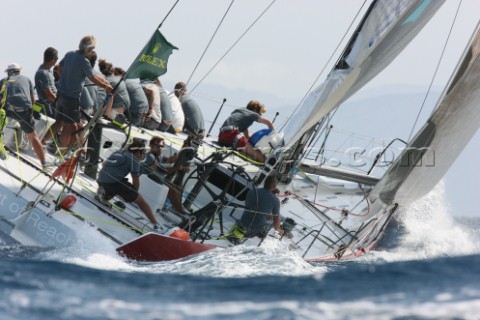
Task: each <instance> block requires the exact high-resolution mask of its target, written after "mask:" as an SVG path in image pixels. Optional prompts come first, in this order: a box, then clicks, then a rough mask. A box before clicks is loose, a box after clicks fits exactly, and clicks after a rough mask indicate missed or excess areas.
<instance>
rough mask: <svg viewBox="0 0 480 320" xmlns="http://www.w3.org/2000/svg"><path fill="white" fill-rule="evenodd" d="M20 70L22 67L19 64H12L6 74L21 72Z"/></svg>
mask: <svg viewBox="0 0 480 320" xmlns="http://www.w3.org/2000/svg"><path fill="white" fill-rule="evenodd" d="M20 69H22V67H21V66H20V65H19V64H18V63H10V64H9V65H8V67H7V69H6V70H5V72H8V71H10V70H18V71H20Z"/></svg>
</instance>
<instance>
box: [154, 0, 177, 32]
mask: <svg viewBox="0 0 480 320" xmlns="http://www.w3.org/2000/svg"><path fill="white" fill-rule="evenodd" d="M179 1H180V0H177V1H175V3H174V4H173V6H172V7H171V8H170V10H169V11H168V12H167V14H166V15H165V18H163V20H162V22H160V24H159V25H158V27H157V29H160V27H161V26H162V24H163V23H164V22H165V20H167V18H168V16H169V15H170V13H171V12H172V11H173V9H174V8H175V6H176V5H177V3H178V2H179Z"/></svg>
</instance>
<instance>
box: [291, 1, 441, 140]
mask: <svg viewBox="0 0 480 320" xmlns="http://www.w3.org/2000/svg"><path fill="white" fill-rule="evenodd" d="M443 3H444V0H443V1H442V0H439V1H421V0H404V1H389V0H382V1H380V0H379V1H376V2H375V3H374V4H373V5H374V7H373V9H372V10H368V12H367V14H368V17H367V18H366V19H365V20H364V22H363V24H362V26H361V30H358V32H357V33H356V34H355V35H354V36H353V38H352V40H351V41H350V43H349V45H348V47H349V50H346V51H345V53H344V55H345V56H344V57H342V59H343V60H344V61H345V62H346V64H347V66H346V68H345V69H335V68H334V69H333V70H332V71H331V72H330V74H329V75H328V76H327V79H326V80H325V82H324V83H323V84H322V85H320V86H319V87H318V88H317V89H315V90H314V91H312V92H311V93H310V94H309V95H308V96H307V98H306V99H305V100H304V101H303V103H302V105H301V106H300V108H298V110H297V111H296V112H295V113H294V115H293V116H292V117H291V118H290V119H289V120H288V121H287V123H286V124H285V126H284V130H283V136H284V140H285V147H287V148H289V147H292V146H293V145H294V144H295V143H296V142H297V141H298V140H300V138H301V136H302V135H303V134H304V133H306V132H307V131H309V130H310V129H311V128H312V127H313V126H315V125H316V123H318V122H319V121H320V120H321V119H322V118H323V117H324V116H325V115H327V114H328V113H329V112H330V111H332V110H333V109H335V108H336V107H337V106H338V105H339V104H341V103H342V102H344V101H345V100H346V99H348V98H349V97H350V96H352V95H353V94H354V93H355V92H357V91H358V90H359V89H360V88H362V87H363V86H364V85H365V84H366V83H368V82H369V81H370V80H371V79H373V78H374V77H375V76H376V75H377V74H378V73H380V71H382V70H383V69H384V68H385V67H386V66H387V65H389V64H390V63H391V62H392V61H393V60H394V59H395V57H397V56H398V54H399V53H400V52H401V51H402V50H403V49H404V48H405V47H406V46H407V45H408V43H410V41H411V40H412V39H413V38H414V37H415V36H416V35H417V34H418V33H419V32H420V30H421V29H422V28H423V27H424V26H425V24H426V23H427V22H428V21H429V20H430V18H431V17H432V16H433V15H434V14H435V12H436V11H437V10H438V9H439V8H440V7H441V5H442V4H443ZM352 41H353V42H352ZM350 48H351V49H350Z"/></svg>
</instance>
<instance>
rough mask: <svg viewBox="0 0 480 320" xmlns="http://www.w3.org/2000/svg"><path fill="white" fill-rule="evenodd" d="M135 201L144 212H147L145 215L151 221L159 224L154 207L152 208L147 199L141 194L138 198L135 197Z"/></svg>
mask: <svg viewBox="0 0 480 320" xmlns="http://www.w3.org/2000/svg"><path fill="white" fill-rule="evenodd" d="M134 202H135V203H136V204H137V205H138V207H139V208H140V210H142V211H143V213H145V215H146V216H147V218H148V220H150V222H151V223H153V224H158V221H157V219H156V218H155V216H154V215H153V212H152V209H151V208H150V206H149V205H148V203H147V202H146V201H145V199H143V197H142V196H141V195H138V197H137V199H135V201H134Z"/></svg>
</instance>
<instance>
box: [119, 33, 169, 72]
mask: <svg viewBox="0 0 480 320" xmlns="http://www.w3.org/2000/svg"><path fill="white" fill-rule="evenodd" d="M174 49H175V50H178V48H177V47H175V46H174V45H172V44H171V43H170V42H168V41H167V39H165V37H164V36H163V35H162V34H161V33H160V31H158V30H156V31H155V33H154V34H153V36H152V38H151V39H150V41H149V42H148V43H147V45H146V46H145V47H144V48H143V50H142V52H140V54H139V55H138V57H137V58H136V59H135V61H134V62H133V63H132V65H131V66H130V68H129V69H128V72H127V74H126V76H125V78H126V79H135V78H147V79H156V78H157V77H159V76H161V75H162V74H164V73H165V72H167V62H168V57H169V56H170V54H172V52H173V50H174Z"/></svg>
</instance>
